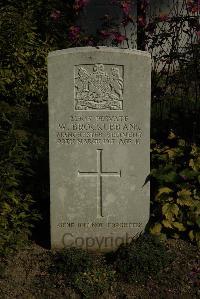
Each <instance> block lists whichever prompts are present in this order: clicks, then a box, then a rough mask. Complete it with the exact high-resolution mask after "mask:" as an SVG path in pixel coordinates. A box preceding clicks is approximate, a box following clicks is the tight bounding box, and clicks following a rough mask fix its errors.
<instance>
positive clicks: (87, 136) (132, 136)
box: [48, 47, 151, 251]
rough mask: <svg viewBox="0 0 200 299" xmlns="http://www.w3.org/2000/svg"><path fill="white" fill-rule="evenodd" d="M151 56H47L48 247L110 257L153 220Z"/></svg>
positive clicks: (75, 52)
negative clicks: (105, 253)
mask: <svg viewBox="0 0 200 299" xmlns="http://www.w3.org/2000/svg"><path fill="white" fill-rule="evenodd" d="M150 68H151V59H150V55H149V54H148V53H146V52H141V51H131V50H121V49H117V48H106V47H100V48H92V47H88V48H87V47H85V48H73V49H67V50H61V51H55V52H52V53H50V54H49V57H48V76H49V81H48V82H49V140H50V184H51V244H52V247H54V248H62V247H64V246H77V247H82V248H87V249H90V250H100V251H109V250H113V249H116V248H117V247H118V246H119V245H120V244H121V243H124V242H128V241H130V240H131V238H132V237H136V236H137V234H138V233H140V232H141V231H142V230H144V227H145V225H146V223H147V222H148V219H149V205H150V196H149V183H147V184H145V179H146V177H147V176H148V174H149V171H150Z"/></svg>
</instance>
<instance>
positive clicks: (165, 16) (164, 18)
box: [159, 13, 169, 22]
mask: <svg viewBox="0 0 200 299" xmlns="http://www.w3.org/2000/svg"><path fill="white" fill-rule="evenodd" d="M168 19H169V17H168V15H167V14H164V13H161V14H160V15H159V21H161V22H166V21H167V20H168Z"/></svg>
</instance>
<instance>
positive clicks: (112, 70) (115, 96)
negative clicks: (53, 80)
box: [74, 64, 124, 110]
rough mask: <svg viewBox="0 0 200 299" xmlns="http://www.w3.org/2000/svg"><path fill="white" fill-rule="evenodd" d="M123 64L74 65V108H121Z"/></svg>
mask: <svg viewBox="0 0 200 299" xmlns="http://www.w3.org/2000/svg"><path fill="white" fill-rule="evenodd" d="M123 76H124V75H123V66H120V65H103V64H93V65H78V66H75V92H74V93H75V103H74V105H75V110H123V91H124V82H123V81H124V80H123Z"/></svg>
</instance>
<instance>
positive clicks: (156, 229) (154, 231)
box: [150, 223, 162, 235]
mask: <svg viewBox="0 0 200 299" xmlns="http://www.w3.org/2000/svg"><path fill="white" fill-rule="evenodd" d="M161 229H162V225H161V224H160V223H157V224H155V225H154V227H152V228H151V229H150V232H151V234H152V235H159V234H160V232H161Z"/></svg>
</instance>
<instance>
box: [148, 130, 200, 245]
mask: <svg viewBox="0 0 200 299" xmlns="http://www.w3.org/2000/svg"><path fill="white" fill-rule="evenodd" d="M151 180H152V194H151V196H152V197H151V198H152V199H151V210H152V212H151V215H152V217H151V221H152V222H151V223H152V225H151V228H150V232H151V233H152V234H154V235H159V236H160V237H162V238H166V237H174V238H186V239H189V240H191V241H193V242H195V243H197V244H198V245H200V188H199V186H200V185H199V183H200V148H199V147H197V146H196V145H191V146H190V145H187V144H186V143H185V142H184V141H183V140H181V139H179V138H177V137H176V136H175V134H174V133H173V132H171V133H170V135H169V137H168V144H167V145H162V146H161V145H158V144H157V143H156V142H155V141H152V170H151Z"/></svg>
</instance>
